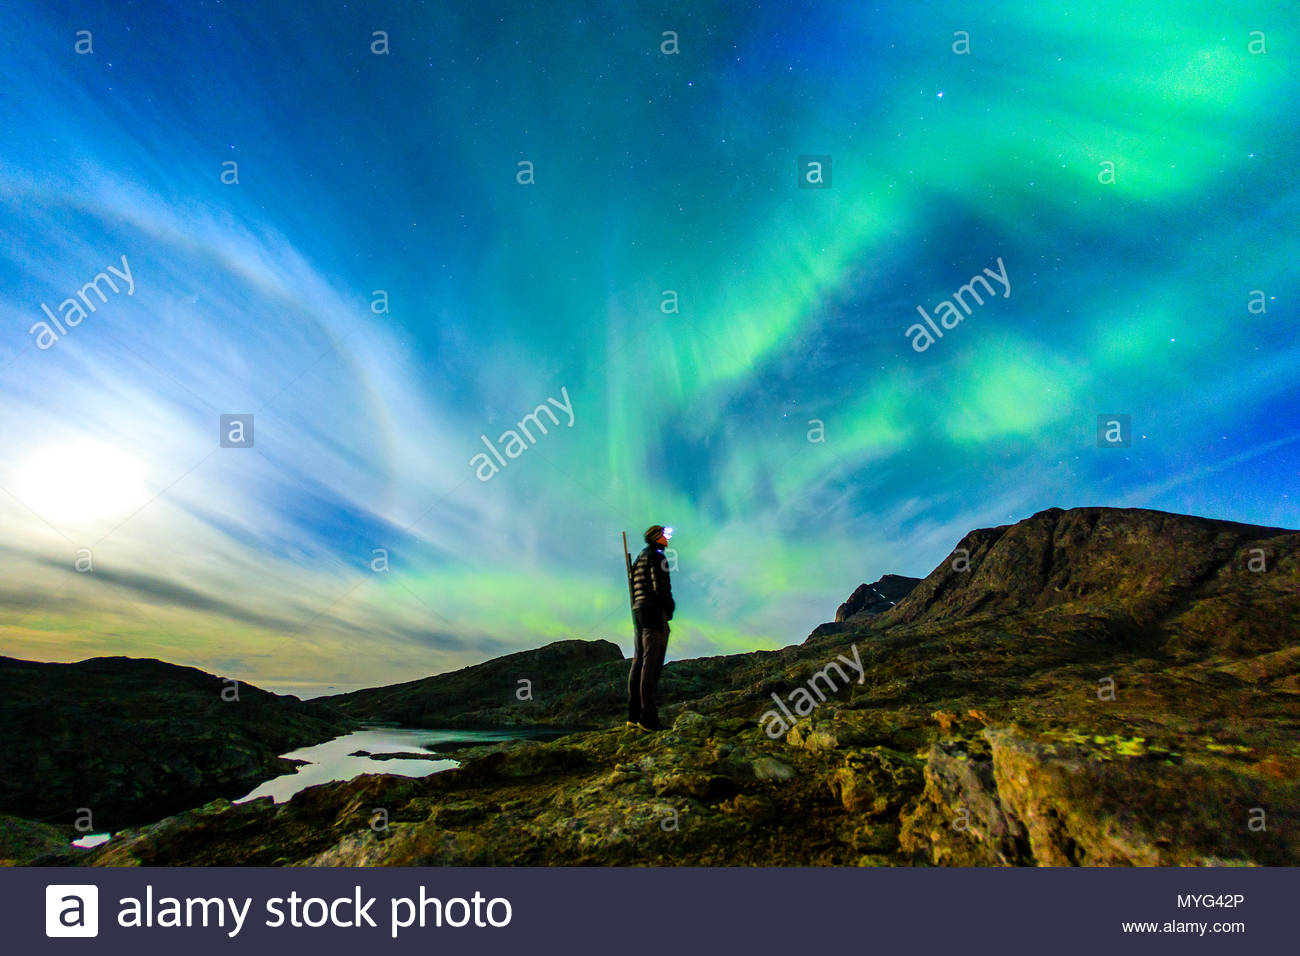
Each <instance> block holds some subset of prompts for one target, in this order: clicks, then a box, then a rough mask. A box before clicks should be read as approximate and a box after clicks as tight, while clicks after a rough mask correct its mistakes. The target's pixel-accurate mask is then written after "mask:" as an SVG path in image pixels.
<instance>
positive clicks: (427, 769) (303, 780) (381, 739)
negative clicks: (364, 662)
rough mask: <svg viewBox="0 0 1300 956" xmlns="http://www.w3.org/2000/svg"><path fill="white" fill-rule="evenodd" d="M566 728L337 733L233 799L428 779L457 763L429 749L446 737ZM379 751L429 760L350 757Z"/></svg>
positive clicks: (546, 733) (542, 734)
mask: <svg viewBox="0 0 1300 956" xmlns="http://www.w3.org/2000/svg"><path fill="white" fill-rule="evenodd" d="M563 733H565V731H553V730H523V729H520V730H412V729H409V728H405V727H368V728H366V729H364V730H357V731H354V732H353V733H350V734H344V735H343V736H342V737H335V738H334V739H333V740H327V741H325V742H324V743H322V744H316V745H315V746H313V747H303V748H302V749H300V750H293V751H290V752H289V753H287V754H281V755H280V756H282V757H284V758H286V759H288V760H304V761H306V763H304V764H303V765H302V766H301V767H299V768H298V769H297V770H296V771H294V772H293V773H286V774H282V775H281V776H278V777H273V778H271V779H270V780H268V781H266V782H265V783H263V784H262V785H261V786H259V787H257V789H255V790H253V791H252V792H251V793H249V794H248V795H246V796H243V797H240V798H239V799H238V800H236V801H235V803H244V802H246V801H248V800H256V799H257V798H258V797H270V798H271V799H273V800H274V801H275V802H276V803H284V802H285V801H286V800H288V799H290V798H291V797H292V796H293V795H294V794H295V793H298V792H299V791H301V790H306V789H307V788H308V787H315V786H319V785H320V784H322V783H333V782H335V781H341V780H351V779H352V778H353V777H359V776H361V775H362V774H363V773H387V774H395V775H397V776H401V777H426V776H428V775H429V774H431V773H437V772H438V771H439V770H450V769H451V768H452V767H455V766H457V765H458V761H455V760H447V759H444V758H437V757H435V756H434V755H433V754H432V753H430V751H431V750H436V749H437V748H438V745H439V744H443V743H447V742H448V741H453V740H454V741H457V742H470V741H472V742H474V743H483V744H491V743H497V742H499V741H502V740H522V739H529V740H546V739H549V738H553V737H558V736H560V735H561V734H563ZM362 750H364V751H366V752H367V753H370V754H374V755H380V754H389V753H401V754H426V753H427V754H429V758H428V759H427V760H425V759H422V758H417V757H396V758H392V759H388V760H377V759H375V757H374V756H370V757H354V756H352V754H354V753H356V752H357V751H362Z"/></svg>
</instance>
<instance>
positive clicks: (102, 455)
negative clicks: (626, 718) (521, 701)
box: [0, 0, 1300, 695]
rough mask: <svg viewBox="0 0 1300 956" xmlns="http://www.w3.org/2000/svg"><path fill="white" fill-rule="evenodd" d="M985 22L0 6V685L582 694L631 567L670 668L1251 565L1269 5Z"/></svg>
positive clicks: (1288, 37) (964, 7)
mask: <svg viewBox="0 0 1300 956" xmlns="http://www.w3.org/2000/svg"><path fill="white" fill-rule="evenodd" d="M984 6H985V5H983V4H980V5H975V4H950V3H927V4H904V3H897V4H892V5H870V4H864V3H861V2H846V3H815V4H809V3H806V2H795V0H789V2H779V3H763V4H761V5H760V4H744V3H734V2H733V3H721V2H716V3H710V2H698V0H691V2H680V3H667V2H664V3H654V2H640V0H638V2H628V0H618V2H608V3H577V2H575V3H567V2H566V3H562V4H538V3H524V2H517V3H516V2H494V0H482V2H469V0H447V2H439V3H411V2H400V3H399V2H367V3H337V2H316V3H310V4H303V3H300V2H285V0H271V2H256V3H254V2H251V0H250V2H242V3H229V2H227V3H221V2H206V3H204V2H198V0H194V2H183V3H181V2H178V3H175V4H163V3H130V2H125V3H123V2H111V3H110V2H103V3H49V2H42V3H39V4H36V3H32V4H28V3H24V2H17V3H15V2H14V0H0V23H2V24H3V25H2V26H0V54H2V57H0V58H2V60H3V63H4V74H5V76H4V83H3V89H0V132H2V138H0V226H2V227H3V235H4V241H3V244H2V245H0V436H3V455H2V456H0V653H2V654H6V655H10V656H16V657H24V658H32V659H38V660H79V659H82V658H85V657H89V656H96V655H105V654H127V655H131V656H147V657H160V658H163V659H166V660H170V661H175V662H177V663H182V664H191V665H194V666H199V667H203V668H205V669H208V670H212V671H215V672H217V673H220V674H223V675H230V676H234V677H238V678H240V679H245V680H249V681H251V682H253V683H256V684H259V685H262V686H266V687H269V688H272V689H280V690H289V691H292V692H295V693H300V694H306V695H311V694H317V693H321V692H324V691H326V690H327V689H328V688H330V687H333V688H335V689H337V690H344V689H351V688H353V687H357V686H367V685H374V684H378V683H387V682H392V681H398V680H409V679H413V678H416V677H421V676H425V675H426V674H429V673H434V672H437V671H442V670H446V669H449V668H454V667H459V666H463V665H465V664H469V663H474V662H477V661H479V660H483V659H486V658H488V657H492V656H496V655H499V654H502V653H507V652H509V651H511V650H518V649H523V648H527V647H534V646H537V645H539V644H542V643H545V642H548V641H552V640H558V639H563V638H586V639H595V638H607V639H610V640H614V641H617V642H619V643H620V645H621V646H622V647H623V649H624V651H625V652H629V653H630V650H631V623H630V619H629V614H628V611H627V592H626V589H625V584H624V579H623V573H622V568H623V557H622V553H621V550H622V549H621V541H620V532H622V531H627V532H628V533H629V538H630V540H631V541H632V542H633V547H634V548H635V547H636V546H637V545H639V543H640V538H641V533H642V531H643V530H644V529H645V528H646V527H647V526H648V525H650V524H652V523H662V524H669V525H672V526H673V527H674V528H675V529H676V534H675V537H674V539H673V542H672V544H673V546H674V548H675V551H676V555H675V558H676V573H675V575H674V588H675V591H676V593H677V599H678V602H677V603H678V615H677V618H676V619H675V620H674V622H673V637H672V639H671V643H670V646H669V657H670V658H673V657H677V658H680V657H689V656H698V655H705V654H718V653H729V652H735V651H742V650H751V649H755V648H771V647H779V646H781V645H783V644H788V643H792V642H796V641H799V640H802V639H803V637H804V636H805V635H806V634H807V633H808V631H809V630H810V629H811V628H812V627H814V626H815V625H816V624H818V623H819V622H821V621H824V620H827V619H829V618H830V617H831V616H833V614H834V610H835V607H836V605H837V604H838V603H839V602H840V601H842V600H843V599H844V597H845V596H846V595H847V594H848V593H849V592H850V591H851V590H852V589H853V588H854V587H855V586H856V585H857V584H859V583H861V582H863V581H870V580H874V579H875V578H876V577H878V576H880V575H881V574H883V573H886V572H891V571H892V572H897V573H903V574H912V575H917V576H921V575H924V574H926V573H928V572H929V571H930V570H931V569H932V568H933V567H934V566H935V565H936V564H937V563H938V562H939V561H941V560H942V559H943V558H944V557H945V556H946V555H947V554H948V553H949V552H950V551H951V549H952V548H953V547H954V545H955V544H956V543H957V541H958V539H959V538H960V537H961V536H962V535H963V534H964V533H965V532H967V531H968V530H970V529H972V528H976V527H982V526H990V525H997V524H1005V523H1009V522H1013V521H1017V520H1020V519H1022V518H1025V517H1027V516H1029V515H1030V514H1032V513H1034V512H1035V511H1039V510H1041V509H1043V508H1048V507H1054V506H1056V507H1067V508H1068V507H1076V506H1084V505H1107V506H1124V507H1147V508H1157V509H1162V510H1168V511H1176V512H1184V513H1192V514H1199V515H1206V516H1210V517H1218V518H1228V519H1232V520H1237V521H1245V522H1251V523H1258V524H1266V525H1275V526H1283V527H1289V528H1295V527H1297V526H1298V525H1300V520H1298V518H1297V505H1298V504H1300V492H1298V491H1297V487H1298V479H1300V411H1298V409H1300V401H1298V400H1300V337H1298V334H1297V333H1298V330H1300V326H1298V324H1297V323H1298V320H1300V310H1298V309H1297V305H1296V302H1297V295H1300V270H1298V269H1297V267H1296V263H1297V261H1298V258H1300V229H1298V228H1297V224H1298V223H1300V216H1298V215H1297V214H1298V213H1300V187H1298V186H1297V180H1296V170H1297V168H1298V161H1297V158H1296V157H1297V155H1298V154H1300V150H1298V148H1297V147H1300V123H1297V122H1296V119H1295V110H1296V98H1295V92H1296V88H1297V87H1296V70H1297V40H1298V39H1300V15H1297V12H1296V9H1295V8H1294V5H1288V4H1270V3H1243V4H1229V5H1227V6H1228V7H1230V8H1231V9H1230V10H1228V11H1226V12H1225V10H1224V9H1223V6H1224V5H1223V4H1220V3H1218V2H1206V3H1161V2H1150V3H1142V4H1138V3H1132V2H1128V3H1113V2H1089V3H1086V4H1083V3H1080V4H1065V5H1062V4H1056V3H1041V2H1038V0H1025V2H1020V3H1006V4H997V5H995V6H996V8H997V9H996V11H995V12H992V13H990V12H986V11H984V10H983V8H984ZM1288 6H1291V7H1292V9H1290V10H1288V9H1287V8H1288ZM972 7H975V8H977V9H976V10H975V11H974V12H972V10H971V9H968V8H972ZM78 31H89V33H90V36H89V39H88V40H87V39H86V38H85V35H84V34H82V35H79V33H78ZM377 31H383V32H382V33H379V32H377ZM78 46H81V47H82V49H86V48H87V47H88V48H89V52H78ZM385 50H386V52H385ZM801 157H804V160H802V161H801ZM807 157H829V163H828V164H826V163H824V164H823V166H822V167H819V168H821V169H822V170H823V180H822V182H821V183H820V184H819V183H817V182H816V181H815V180H816V177H815V175H813V174H812V172H811V170H813V169H814V168H818V167H812V166H810V165H808V160H807ZM801 162H802V165H801ZM827 178H829V183H827V182H826V179H827ZM818 185H821V186H824V187H825V188H804V187H814V186H818ZM999 262H1000V263H1001V265H999ZM109 266H113V267H114V268H115V269H116V270H118V271H117V272H116V273H115V272H110V271H108V267H109ZM986 269H987V270H989V272H987V273H986V272H985V271H984V270H986ZM994 273H999V274H1001V275H1004V276H1005V278H1006V289H1005V291H1004V288H1003V284H1002V283H1001V282H999V281H998V280H996V279H990V278H989V276H990V275H992V274H994ZM128 275H129V281H128V279H127V276H128ZM975 276H984V277H985V279H986V280H987V282H980V281H973V277H975ZM92 281H93V282H95V285H93V286H91V287H90V288H89V289H87V288H85V287H86V285H87V284H88V283H91V282H92ZM963 286H968V288H967V289H966V290H965V292H964V293H962V292H961V290H962V287H963ZM114 288H116V290H117V291H114ZM972 292H973V293H975V294H976V295H978V297H979V298H978V299H974V298H972ZM81 293H84V295H82V296H81V298H80V299H79V298H78V296H79V294H81ZM958 293H961V294H960V295H959V298H960V302H957V304H956V307H954V306H950V307H949V308H948V309H946V310H945V309H944V307H943V303H944V302H950V303H952V302H954V295H955V294H958ZM69 300H71V302H69ZM85 302H89V303H90V304H91V305H93V307H94V308H93V311H92V310H90V309H89V308H85V307H84V303H85ZM961 302H964V303H965V305H966V306H967V307H968V308H967V309H962V310H958V307H960V305H961ZM65 303H67V304H65ZM43 306H44V307H48V309H49V310H50V313H47V312H46V311H45V309H44V308H43ZM918 310H923V311H924V313H925V314H926V315H928V316H929V317H930V319H931V321H933V322H934V323H935V326H936V331H942V333H943V334H942V337H941V338H940V337H939V336H938V335H937V334H935V333H934V332H930V331H928V330H929V328H930V327H929V326H926V325H925V320H924V318H923V316H922V314H921V311H918ZM78 313H80V314H78ZM941 316H942V317H944V318H947V319H948V320H949V321H948V322H946V323H943V324H940V323H941ZM52 319H53V320H54V321H51V320H52ZM956 319H960V321H956ZM917 323H921V324H922V326H924V328H925V330H926V331H925V332H924V333H923V332H922V331H919V330H918V328H917V327H916V326H917ZM42 324H44V326H45V327H44V328H42ZM909 330H910V331H909ZM927 339H932V343H927V341H925V340H927ZM927 344H928V347H925V348H924V350H923V351H922V350H918V347H919V346H923V345H927ZM552 400H554V401H552ZM538 406H547V408H549V409H550V412H546V411H541V410H539V409H538ZM552 413H553V414H552ZM249 414H251V415H252V416H253V428H252V429H251V438H252V447H221V444H220V440H221V438H222V437H223V435H224V433H223V431H222V429H221V428H220V425H219V423H220V421H221V416H224V415H236V416H241V415H249ZM529 415H532V416H533V417H532V419H531V420H528V421H523V420H524V419H525V416H529ZM1099 416H1105V418H1104V421H1105V422H1110V421H1121V420H1122V419H1120V418H1119V416H1128V418H1127V426H1120V427H1121V428H1122V429H1124V432H1123V435H1122V438H1123V440H1122V441H1120V442H1118V443H1117V447H1109V446H1102V445H1100V444H1099ZM521 421H523V425H522V427H521V425H520V423H521ZM539 423H540V424H539ZM543 426H544V429H545V430H542V427H543ZM1107 427H1109V426H1107ZM511 433H513V434H514V435H515V439H514V440H513V441H512V439H511V437H510V435H511ZM246 437H247V436H246ZM489 446H490V447H489ZM480 454H481V455H483V456H484V457H483V458H477V457H476V456H478V455H480ZM498 456H499V457H498ZM485 462H491V463H492V466H493V467H489V466H488V465H486V464H485Z"/></svg>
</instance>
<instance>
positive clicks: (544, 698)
mask: <svg viewBox="0 0 1300 956" xmlns="http://www.w3.org/2000/svg"><path fill="white" fill-rule="evenodd" d="M626 682H627V666H626V664H624V659H623V652H622V651H621V650H619V648H618V645H617V644H614V643H612V642H611V641H577V640H570V641H556V642H555V643H553V644H547V645H546V646H544V647H539V648H535V649H533V650H527V651H519V652H517V653H514V654H507V655H505V656H504V657H496V658H493V659H492V660H490V661H485V662H484V663H482V664H474V665H472V666H470V667H463V668H461V669H460V670H456V671H448V672H447V673H445V674H435V675H434V676H432V677H425V678H422V679H420V680H413V681H407V682H405V683H402V684H390V685H388V686H386V687H374V688H368V689H366V690H358V691H352V692H351V693H348V694H337V695H334V696H331V697H322V698H318V700H321V701H322V702H326V703H329V704H331V705H333V706H334V707H337V708H338V709H339V710H340V711H342V712H343V713H345V714H348V715H350V716H352V717H356V718H359V719H361V720H373V721H385V722H392V723H399V724H403V725H405V726H408V727H448V728H455V727H461V728H473V727H511V726H542V725H549V726H562V727H573V728H577V727H582V726H603V725H604V724H605V723H607V722H608V717H609V716H610V715H612V714H614V713H617V712H618V709H619V708H620V707H621V706H622V705H623V696H624V695H626V693H627V690H626Z"/></svg>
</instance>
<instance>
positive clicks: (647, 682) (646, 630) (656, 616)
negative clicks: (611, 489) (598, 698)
mask: <svg viewBox="0 0 1300 956" xmlns="http://www.w3.org/2000/svg"><path fill="white" fill-rule="evenodd" d="M672 530H673V529H672V528H665V527H663V526H662V525H657V524H656V525H651V526H650V527H649V528H648V529H646V533H645V543H646V546H645V550H644V551H642V552H641V553H640V554H638V555H637V556H636V561H635V562H633V564H632V580H631V581H630V582H629V585H630V587H631V589H632V613H633V616H634V617H635V618H636V648H635V649H634V650H633V653H632V672H631V673H630V674H628V678H627V696H628V702H627V725H628V726H629V727H639V728H640V729H642V730H663V729H664V727H663V724H661V723H659V709H658V707H657V706H656V705H655V692H656V691H657V690H658V688H659V673H660V671H662V670H663V667H664V653H665V652H666V651H667V650H668V622H669V621H671V620H672V619H673V610H674V609H675V608H676V604H674V602H673V588H672V584H671V583H670V581H669V579H668V559H667V558H665V557H664V548H666V547H668V539H669V538H670V537H671V536H672Z"/></svg>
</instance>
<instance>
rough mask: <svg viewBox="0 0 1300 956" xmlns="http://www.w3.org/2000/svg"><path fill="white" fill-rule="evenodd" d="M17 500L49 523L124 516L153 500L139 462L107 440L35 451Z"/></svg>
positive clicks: (24, 469) (54, 446) (24, 470)
mask: <svg viewBox="0 0 1300 956" xmlns="http://www.w3.org/2000/svg"><path fill="white" fill-rule="evenodd" d="M19 497H20V498H21V499H22V501H23V503H24V504H26V505H27V507H29V508H31V509H32V510H33V511H35V512H36V513H37V514H39V515H40V516H41V517H42V518H44V519H45V520H46V521H49V522H50V523H51V524H54V525H58V524H59V523H60V522H78V521H94V520H99V519H105V518H113V517H117V516H118V515H119V514H122V515H123V516H124V515H125V512H126V511H127V509H129V508H137V507H139V506H140V505H142V504H144V503H145V501H146V500H148V497H149V489H148V486H147V485H145V483H144V478H143V475H142V472H141V469H140V465H139V463H138V462H137V461H136V460H135V459H134V458H132V457H131V456H130V455H127V454H126V453H125V452H123V451H121V450H120V449H118V448H115V447H113V446H112V445H109V444H107V443H106V442H101V441H94V440H89V439H87V440H83V441H77V442H72V443H68V444H62V445H53V446H50V447H48V448H43V449H41V450H40V451H38V452H36V453H35V454H34V455H32V457H31V458H30V459H29V460H28V461H27V463H26V466H25V467H24V468H23V471H22V481H21V490H20V492H19Z"/></svg>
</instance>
